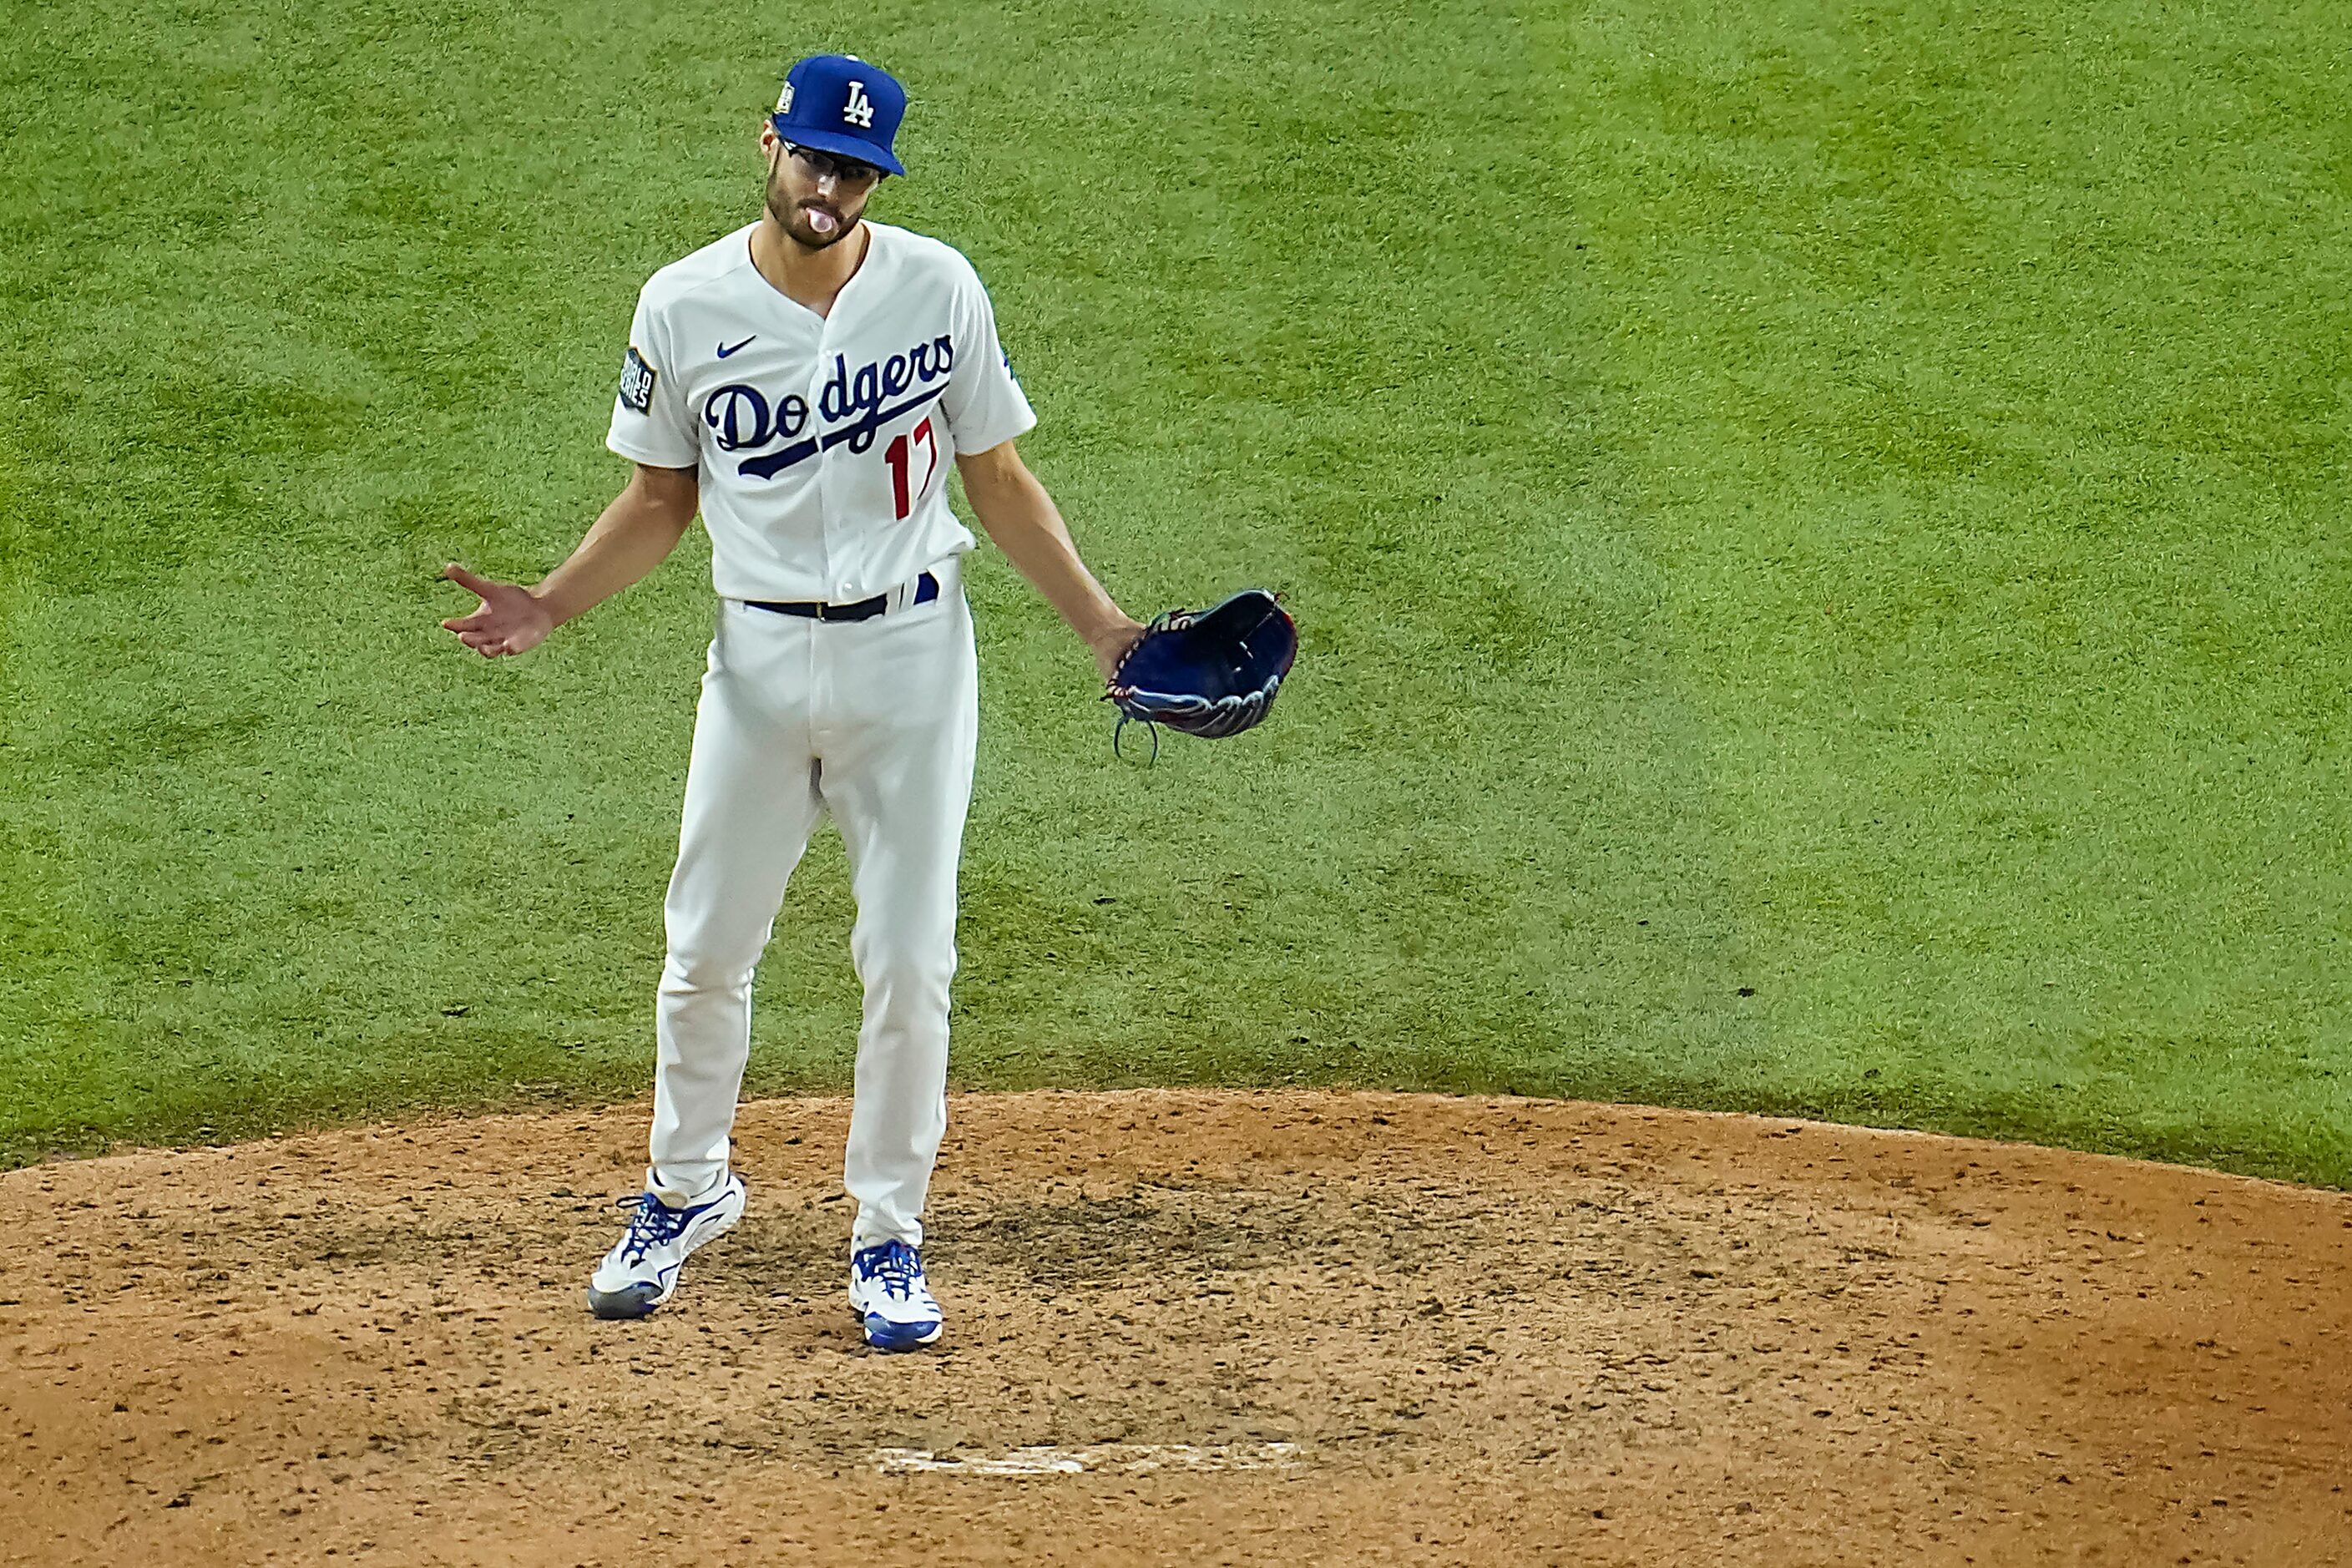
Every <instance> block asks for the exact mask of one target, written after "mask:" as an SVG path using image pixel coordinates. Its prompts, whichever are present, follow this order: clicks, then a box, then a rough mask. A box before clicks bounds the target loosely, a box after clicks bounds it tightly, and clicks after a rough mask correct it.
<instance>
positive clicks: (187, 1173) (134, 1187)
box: [0, 1092, 2352, 1568]
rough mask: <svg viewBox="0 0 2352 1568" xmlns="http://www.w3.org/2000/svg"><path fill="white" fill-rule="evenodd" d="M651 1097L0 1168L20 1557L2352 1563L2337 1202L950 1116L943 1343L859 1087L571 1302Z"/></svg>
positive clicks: (1573, 1113) (998, 1103)
mask: <svg viewBox="0 0 2352 1568" xmlns="http://www.w3.org/2000/svg"><path fill="white" fill-rule="evenodd" d="M645 1114H646V1113H645V1111H644V1110H642V1109H641V1108H640V1109H629V1110H616V1111H612V1112H606V1113H602V1114H596V1115H590V1116H583V1115H579V1114H572V1115H566V1116H562V1117H552V1118H531V1117H500V1118H496V1119H491V1120H487V1121H469V1122H463V1123H450V1124H444V1125H437V1126H431V1127H426V1128H422V1129H418V1130H415V1131H397V1130H394V1131H356V1132H345V1133H331V1134H323V1135H319V1136H312V1137H303V1138H296V1139H289V1140H285V1141H282V1142H272V1143H266V1144H257V1145H253V1146H249V1147H245V1148H238V1149H232V1150H209V1151H198V1152H190V1153H177V1154H172V1153H142V1154H133V1155H129V1156H124V1157H120V1158H112V1159H106V1160H98V1161H91V1162H88V1163H79V1164H58V1165H47V1166H39V1167H35V1168H32V1169H28V1170H23V1171H18V1172H16V1173H11V1174H9V1175H7V1176H5V1178H0V1226H5V1231H0V1234H5V1237H7V1241H6V1243H5V1245H6V1247H7V1269H6V1274H5V1279H0V1322H4V1323H5V1328H6V1332H5V1336H0V1422H5V1425H0V1434H5V1442H6V1456H5V1457H6V1459H7V1461H8V1462H7V1467H6V1468H7V1473H8V1475H9V1477H10V1482H9V1485H8V1486H7V1487H6V1488H5V1489H0V1561H5V1562H10V1563H106V1564H120V1563H133V1564H142V1563H144V1564H171V1565H173V1568H178V1565H182V1564H196V1563H223V1564H238V1565H245V1564H251V1563H265V1562H273V1561H274V1562H283V1563H306V1564H319V1563H344V1562H349V1563H499V1564H508V1563H514V1564H566V1565H570V1564H583V1563H601V1564H606V1565H608V1568H622V1565H624V1564H626V1565H629V1568H641V1565H643V1568H666V1565H667V1564H674V1563H694V1564H712V1565H716V1564H723V1563H783V1562H812V1561H815V1562H842V1563H859V1564H867V1563H908V1564H917V1565H920V1568H952V1565H955V1564H963V1563H1041V1562H1055V1563H1185V1564H1191V1563H1220V1562H1249V1563H1281V1564H1284V1565H1286V1568H1294V1565H1301V1564H1325V1563H1451V1562H1465V1563H1482V1564H1486V1563H1644V1564H1664V1563H1774V1564H1780V1563H1857V1564H1865V1563H1866V1564H1871V1565H1873V1568H1878V1565H1883V1564H1887V1563H1965V1562H1975V1563H1998V1564H2012V1563H2115V1564H2119V1565H2120V1564H2141V1563H2256V1564H2285V1563H2298V1564H2313V1563H2336V1562H2352V1492H2347V1487H2352V1420H2347V1416H2346V1412H2347V1410H2352V1198H2347V1196H2345V1195H2343V1194H2331V1193H2320V1192H2306V1191H2300V1190H2297V1189H2294V1188H2289V1187H2282V1186H2273V1185H2267V1184H2260V1183H2254V1182H2247V1181H2241V1180H2236V1179H2233V1178H2230V1177H2224V1176H2215V1175H2210V1174H2206V1173H2199V1172H2194V1171H2186V1170H2178V1169H2172V1168H2168V1167H2158V1166H2148V1165H2139V1164H2132V1163H2125V1162H2121V1161H2115V1160H2102V1159H2095V1158H2088V1157H2084V1156H2080V1155H2074V1154H2063V1153H2053V1152H2044V1151H2040V1150H2031V1149H2020V1148H2010V1147H2002V1146H1996V1145H1991V1144H1984V1143H1971V1142H1952V1141H1948V1140H1942V1139H1930V1138H1923V1137H1916V1136H1906V1135H1903V1134H1890V1133H1879V1132H1869V1131H1853V1130H1843V1129H1832V1128H1825V1127H1821V1126H1816V1125H1812V1124H1798V1123H1790V1122H1777V1121H1759V1120H1753V1119H1748V1118H1737V1117H1712V1116H1698V1115H1689V1114H1683V1113H1676V1112H1669V1111H1651V1110H1618V1109H1611V1108H1605V1107H1594V1106H1589V1105H1572V1104H1554V1103H1547V1102H1537V1101H1524V1100H1446V1099H1437V1098H1430V1097H1419V1096H1397V1095H1373V1094H1351V1095H1334V1094H1307V1093H1286V1094H1213V1093H1159V1092H1152V1093H1130V1094H1033V1095H1017V1096H1009V1097H992V1096H973V1097H968V1098H963V1099H961V1100H958V1101H957V1102H956V1105H955V1108H954V1124H953V1128H952V1131H951V1132H950V1143H949V1148H948V1150H947V1152H946V1153H945V1155H944V1156H943V1158H942V1162H941V1165H940V1180H939V1183H938V1185H937V1187H936V1189H935V1191H934V1193H933V1202H932V1206H931V1229H932V1236H931V1241H930V1245H929V1247H927V1249H926V1258H927V1261H928V1262H929V1267H930V1273H931V1278H932V1280H933V1283H934V1285H935V1286H936V1287H937V1289H939V1292H940V1296H941V1298H942V1299H943V1300H944V1301H945V1303H946V1306H947V1309H948V1313H949V1321H948V1332H947V1337H946V1339H945V1341H944V1342H942V1343H941V1345H940V1347H939V1348H938V1349H936V1350H935V1351H932V1352H924V1353H919V1354H915V1355H907V1356H878V1355H874V1354H870V1353H868V1352H866V1349H865V1347H864V1346H863V1344H862V1343H861V1342H859V1340H858V1337H857V1333H856V1324H855V1322H854V1321H853V1320H852V1319H851V1317H850V1315H849V1312H848V1310H847V1305H846V1301H845V1295H844V1292H843V1283H844V1277H845V1268H844V1253H845V1243H846V1239H847V1230H848V1215H847V1214H846V1212H845V1205H844V1203H843V1201H842V1200H841V1199H840V1198H839V1197H838V1195H837V1194H838V1172H839V1167H840V1156H841V1140H842V1134H843V1131H844V1129H845V1121H846V1107H845V1104H843V1103H842V1102H841V1101H838V1100H795V1101H777V1102H770V1103H764V1104H760V1105H756V1106H752V1107H749V1108H747V1110H745V1112H744V1115H743V1118H742V1122H741V1125H740V1128H739V1154H740V1169H741V1170H742V1171H743V1173H744V1174H745V1176H746V1177H747V1178H748V1180H749V1182H750V1184H751V1212H750V1215H749V1217H748V1218H747V1219H746V1220H745V1221H744V1223H743V1226H741V1228H740V1229H739V1230H737V1231H736V1232H735V1234H734V1235H732V1236H730V1237H727V1238H726V1239H724V1240H722V1241H720V1242H719V1243H717V1244H715V1245H713V1246H712V1247H709V1249H707V1250H706V1251H704V1252H702V1253H701V1254H699V1255H698V1256H697V1257H696V1258H694V1260H693V1261H692V1262H691V1263H690V1264H688V1268H687V1278H686V1281H685V1284H684V1286H683V1288H682V1289H680V1291H679V1293H678V1296H677V1300H674V1301H673V1302H671V1304H670V1305H669V1306H668V1307H667V1308H665V1309H664V1310H662V1312H661V1313H660V1314H658V1315H657V1316H656V1317H655V1318H653V1319H652V1320H650V1321H645V1322H641V1323H604V1322H597V1321H593V1319H591V1318H590V1316H589V1314H588V1311H587V1309H586V1306H585V1304H584V1300H583V1288H584V1285H585V1281H586V1279H587V1275H588V1272H589V1269H590V1268H592V1267H593V1264H594V1262H595V1260H596V1258H598V1257H599V1256H600V1255H601V1254H602V1253H603V1252H604V1249H605V1247H608V1246H609V1245H610V1244H611V1242H612V1240H613V1238H614V1237H615V1236H617V1235H618V1234H619V1227H620V1226H621V1224H622V1222H623V1219H624V1215H623V1214H622V1212H621V1211H620V1210H619V1209H617V1208H615V1207H614V1206H613V1203H612V1200H613V1199H614V1197H616V1196H620V1197H625V1196H630V1195H633V1194H634V1193H635V1188H636V1185H637V1182H638V1179H639V1174H640V1169H641V1164H642V1161H643V1157H644V1156H643V1142H644V1134H645Z"/></svg>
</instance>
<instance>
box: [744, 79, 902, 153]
mask: <svg viewBox="0 0 2352 1568" xmlns="http://www.w3.org/2000/svg"><path fill="white" fill-rule="evenodd" d="M906 113H907V89H905V88H903V87H900V86H899V85H898V78H896V77H894V76H892V75H891V74H890V73H889V72H888V71H886V70H884V69H883V68H881V67H880V66H874V65H867V64H866V62H865V61H864V60H861V59H859V58H857V57H856V55H811V56H810V57H809V58H806V59H804V60H803V61H801V62H800V64H798V65H796V66H794V67H793V68H792V69H791V70H790V71H787V72H786V73H785V74H784V90H783V91H782V93H781V94H779V95H778V97H777V99H776V112H775V114H774V115H773V117H772V118H771V119H770V120H769V121H768V123H769V124H771V125H773V126H774V127H775V128H776V134H777V135H778V136H780V137H782V138H783V139H784V140H785V141H787V142H792V143H793V145H794V146H796V147H814V148H815V149H816V150H817V151H818V152H820V153H835V155H837V156H839V157H843V158H855V159H856V160H858V161H859V162H860V163H871V164H873V165H874V166H875V167H876V168H877V169H887V170H888V171H889V172H890V173H891V174H905V173H906V172H907V171H906V169H905V168H904V167H903V166H901V165H900V163H899V162H898V156H897V154H895V153H892V152H891V151H890V141H891V138H893V137H895V136H896V135H898V121H900V120H901V119H903V118H905V116H906Z"/></svg>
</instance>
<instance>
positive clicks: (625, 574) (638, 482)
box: [441, 463, 699, 658]
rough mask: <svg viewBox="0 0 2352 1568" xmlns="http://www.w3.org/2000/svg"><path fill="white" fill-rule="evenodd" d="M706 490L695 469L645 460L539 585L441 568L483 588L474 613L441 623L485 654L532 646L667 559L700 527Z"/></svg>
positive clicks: (455, 566) (464, 583) (475, 588)
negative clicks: (696, 517)
mask: <svg viewBox="0 0 2352 1568" xmlns="http://www.w3.org/2000/svg"><path fill="white" fill-rule="evenodd" d="M698 495H699V490H698V486H697V483H696V479H695V470H694V469H692V468H654V467H652V466H651V465H649V464H646V463H639V464H638V465H637V466H636V471H635V473H633V474H631V475H630V476H629V482H628V483H627V484H626V485H625V486H623V487H622V489H621V493H620V494H619V495H617V496H614V498H613V502H612V504H611V505H610V506H607V507H606V508H605V509H604V512H603V514H602V515H601V516H599V517H598V518H597V519H596V521H595V525H594V526H593V527H592V528H590V529H589V530H588V534H587V537H586V538H584V539H583V540H582V541H581V542H580V546H579V548H578V549H576V550H574V551H572V555H571V558H570V559H569V560H567V561H565V562H564V563H563V564H562V565H561V566H558V567H557V568H556V569H555V570H554V571H552V572H551V573H549V574H547V576H546V578H545V579H544V580H543V581H542V582H541V583H540V584H539V585H538V586H537V587H534V588H525V587H522V586H520V584H513V583H499V582H496V581H494V580H492V579H490V578H488V577H478V576H476V575H475V574H473V573H471V572H468V571H467V570H466V569H465V568H464V567H463V566H460V565H459V564H457V563H456V562H454V561H453V562H451V563H449V564H448V565H446V566H445V567H443V568H442V575H443V576H445V577H446V578H448V579H449V580H450V581H451V582H453V583H456V584H458V585H459V586H460V587H464V588H467V589H470V590H471V591H473V592H474V593H476V594H478V595H481V599H482V603H481V607H480V608H478V609H477V610H476V611H475V612H474V613H473V614H472V615H470V616H457V617H456V618H454V619H451V620H446V621H443V622H442V623H441V625H442V626H444V627H446V629H448V630H450V631H453V632H455V633H457V640H458V641H459V642H462V643H464V644H465V645H466V646H467V647H469V648H472V649H473V650H474V651H475V652H477V653H478V654H480V655H481V656H482V657H483V658H497V657H498V656H499V655H500V654H514V653H526V652H528V651H530V649H531V648H534V647H538V646H539V645H540V643H541V641H543V640H545V638H546V637H547V634H548V633H550V632H551V631H553V630H554V629H555V628H556V627H558V626H562V624H563V623H564V622H566V621H568V620H570V619H572V617H573V616H577V615H579V614H581V613H582V612H583V611H585V610H587V609H589V608H591V607H593V606H594V605H601V604H603V603H604V601H605V600H607V599H609V598H611V597H612V596H613V595H615V594H617V593H619V592H620V591H621V590H622V589H624V588H625V587H627V586H628V585H629V584H632V583H635V581H636V580H637V579H638V578H640V577H643V576H644V575H645V574H646V573H648V572H650V571H652V570H653V569H654V568H655V567H656V566H658V565H660V564H661V563H662V562H663V560H664V559H665V558H666V557H667V555H668V554H669V552H671V551H673V550H675V549H677V542H678V541H679V540H681V539H683V538H685V537H686V531H687V530H688V529H689V528H691V527H693V526H694V513H695V508H696V505H697V503H698Z"/></svg>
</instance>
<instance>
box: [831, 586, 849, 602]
mask: <svg viewBox="0 0 2352 1568" xmlns="http://www.w3.org/2000/svg"><path fill="white" fill-rule="evenodd" d="M834 592H835V593H836V594H839V595H841V597H842V599H843V601H844V602H846V601H847V600H848V598H849V584H846V583H844V584H842V585H841V586H840V587H838V588H835V590H834Z"/></svg>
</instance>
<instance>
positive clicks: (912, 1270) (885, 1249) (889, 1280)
mask: <svg viewBox="0 0 2352 1568" xmlns="http://www.w3.org/2000/svg"><path fill="white" fill-rule="evenodd" d="M857 1268H858V1272H860V1273H862V1274H863V1275H865V1276H866V1279H879V1280H881V1281H882V1289H883V1290H884V1291H885V1292H887V1294H889V1295H892V1296H896V1297H898V1299H899V1300H902V1301H903V1300H911V1299H912V1298H913V1296H914V1294H915V1282H916V1281H917V1280H919V1279H921V1278H922V1277H923V1266H922V1264H921V1263H919V1262H918V1261H917V1260H916V1258H915V1249H914V1248H913V1247H908V1245H907V1244H906V1243H905V1242H903V1241H886V1242H884V1243H883V1244H882V1245H881V1246H880V1247H877V1248H875V1249H873V1250H871V1251H867V1252H862V1253H860V1254H858V1258H857Z"/></svg>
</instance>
